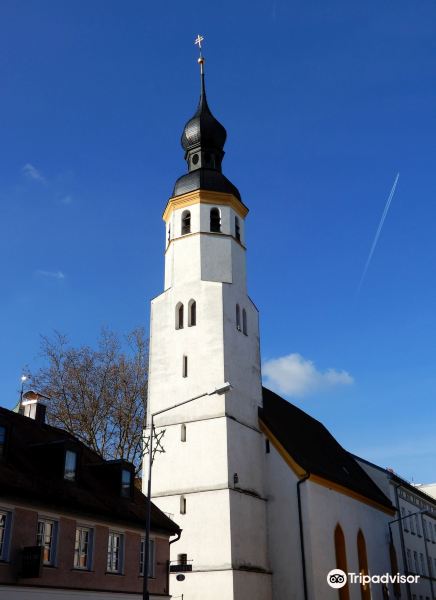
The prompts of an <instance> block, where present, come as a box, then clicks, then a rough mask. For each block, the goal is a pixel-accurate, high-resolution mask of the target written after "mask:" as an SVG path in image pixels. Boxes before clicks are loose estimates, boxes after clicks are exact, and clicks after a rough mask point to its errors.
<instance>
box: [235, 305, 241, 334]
mask: <svg viewBox="0 0 436 600" xmlns="http://www.w3.org/2000/svg"><path fill="white" fill-rule="evenodd" d="M236 329H237V330H238V331H241V309H240V308H239V304H237V305H236Z"/></svg>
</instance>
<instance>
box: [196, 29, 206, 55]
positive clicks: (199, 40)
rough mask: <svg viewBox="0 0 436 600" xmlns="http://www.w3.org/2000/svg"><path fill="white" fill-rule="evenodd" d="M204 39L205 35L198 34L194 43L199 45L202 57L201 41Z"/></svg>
mask: <svg viewBox="0 0 436 600" xmlns="http://www.w3.org/2000/svg"><path fill="white" fill-rule="evenodd" d="M203 41H204V37H203V36H202V35H200V34H198V35H197V37H196V38H195V41H194V44H195V45H196V46H198V49H199V51H200V57H201V42H203Z"/></svg>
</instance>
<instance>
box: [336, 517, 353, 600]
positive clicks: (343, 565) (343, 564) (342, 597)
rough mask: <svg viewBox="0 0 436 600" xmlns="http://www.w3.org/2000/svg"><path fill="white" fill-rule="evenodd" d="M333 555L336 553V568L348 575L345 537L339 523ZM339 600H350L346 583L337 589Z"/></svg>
mask: <svg viewBox="0 0 436 600" xmlns="http://www.w3.org/2000/svg"><path fill="white" fill-rule="evenodd" d="M335 553H336V567H337V568H338V569H342V571H344V572H345V573H348V567H347V551H346V548H345V537H344V532H343V531H342V527H341V526H340V525H339V523H338V524H337V525H336V529H335ZM338 592H339V600H350V590H349V588H348V583H347V584H346V585H344V587H343V588H339V589H338Z"/></svg>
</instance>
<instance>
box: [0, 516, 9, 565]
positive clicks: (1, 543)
mask: <svg viewBox="0 0 436 600" xmlns="http://www.w3.org/2000/svg"><path fill="white" fill-rule="evenodd" d="M10 529H11V513H10V512H7V511H5V510H0V560H7V559H8V547H9V538H10Z"/></svg>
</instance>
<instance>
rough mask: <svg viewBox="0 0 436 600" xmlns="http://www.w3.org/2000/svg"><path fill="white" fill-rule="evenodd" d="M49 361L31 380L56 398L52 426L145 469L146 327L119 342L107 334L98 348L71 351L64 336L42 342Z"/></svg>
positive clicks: (103, 453)
mask: <svg viewBox="0 0 436 600" xmlns="http://www.w3.org/2000/svg"><path fill="white" fill-rule="evenodd" d="M41 351H42V356H43V358H44V359H45V361H46V365H45V366H43V367H42V368H41V369H39V371H37V372H36V373H35V374H33V375H31V379H32V382H33V385H34V386H35V387H37V389H38V390H39V391H41V392H42V393H44V394H45V395H46V396H48V397H49V398H51V402H50V405H49V406H48V410H47V415H48V421H49V423H51V424H52V425H55V426H57V427H61V428H63V429H66V430H67V431H69V432H70V433H72V434H73V435H75V436H76V437H77V438H79V439H80V440H82V441H83V442H84V443H85V444H86V445H87V446H89V447H91V448H92V449H93V450H95V451H96V452H98V453H99V454H100V455H101V456H102V457H103V458H105V459H120V458H124V459H126V460H128V461H130V462H132V463H134V465H135V468H136V471H137V473H139V472H140V470H141V459H142V432H143V429H144V426H145V418H146V406H147V382H148V345H147V341H146V338H145V335H144V330H143V329H142V328H138V329H134V330H133V331H132V332H131V333H129V334H128V335H127V336H125V338H124V339H122V338H120V337H119V336H118V335H116V334H115V333H113V332H111V331H109V330H107V329H104V330H102V333H101V335H100V338H99V340H98V347H97V349H93V348H90V347H89V346H80V347H72V346H71V345H70V343H69V341H68V338H67V337H66V336H65V335H62V334H60V333H58V332H55V333H54V334H53V336H52V337H42V342H41Z"/></svg>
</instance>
